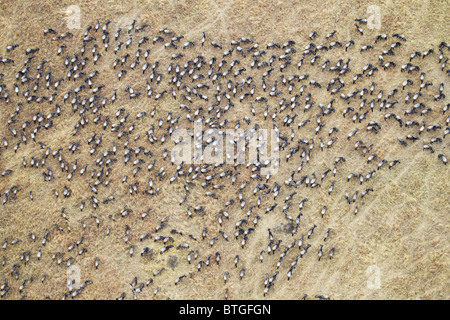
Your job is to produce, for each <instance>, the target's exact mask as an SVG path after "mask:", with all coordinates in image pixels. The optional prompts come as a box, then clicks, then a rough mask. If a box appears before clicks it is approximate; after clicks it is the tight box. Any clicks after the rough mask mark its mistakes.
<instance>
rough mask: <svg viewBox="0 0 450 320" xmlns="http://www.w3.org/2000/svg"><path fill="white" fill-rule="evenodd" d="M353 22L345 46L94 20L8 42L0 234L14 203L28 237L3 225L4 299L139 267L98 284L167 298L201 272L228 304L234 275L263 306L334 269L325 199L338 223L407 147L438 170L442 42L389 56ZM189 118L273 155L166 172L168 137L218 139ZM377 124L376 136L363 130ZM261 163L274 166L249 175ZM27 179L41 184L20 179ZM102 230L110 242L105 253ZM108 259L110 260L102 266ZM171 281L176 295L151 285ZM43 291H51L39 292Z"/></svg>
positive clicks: (1, 69)
mask: <svg viewBox="0 0 450 320" xmlns="http://www.w3.org/2000/svg"><path fill="white" fill-rule="evenodd" d="M366 27H367V21H366V20H364V19H356V20H355V24H354V26H352V32H351V34H352V39H345V41H343V40H341V41H339V40H338V39H340V37H339V31H338V30H334V31H332V32H325V31H321V30H317V31H312V32H311V33H310V34H309V36H308V37H307V38H305V39H303V41H302V42H300V41H298V40H297V41H294V40H290V39H285V41H282V42H279V43H277V42H270V43H265V44H258V43H257V42H256V41H255V40H252V39H249V38H244V37H241V38H237V39H235V40H234V41H232V42H231V43H218V42H216V41H215V40H214V35H213V34H207V33H205V32H200V33H199V35H198V39H197V38H196V39H185V38H184V36H183V35H179V34H177V33H176V32H175V31H174V30H171V29H169V28H163V29H160V30H159V29H157V30H155V28H154V27H152V26H150V25H147V24H145V23H143V24H139V22H138V21H136V20H134V21H133V22H132V23H131V24H129V25H127V26H122V27H119V28H113V23H112V22H111V21H109V20H108V21H101V20H97V21H94V23H93V24H92V25H90V26H89V27H88V28H87V30H85V31H71V32H65V33H62V34H61V32H59V33H58V32H57V31H55V30H53V29H51V28H49V29H46V30H44V31H43V32H44V35H45V40H46V41H45V43H40V44H39V46H36V47H29V48H24V47H23V46H22V45H21V44H20V43H19V42H18V43H11V45H9V46H8V47H7V48H6V51H5V52H4V54H3V56H2V57H1V58H0V61H1V65H0V95H1V97H0V104H1V110H2V111H1V113H2V114H3V115H7V116H4V117H3V118H5V119H4V120H5V121H4V122H3V123H2V125H1V131H0V133H2V135H3V136H2V137H1V140H2V141H1V147H0V157H1V159H0V170H1V177H0V191H1V195H2V208H3V209H2V210H0V216H3V217H0V218H2V219H3V220H2V224H4V226H6V225H9V222H7V220H8V221H13V219H14V218H13V217H12V216H10V215H8V216H6V213H5V212H6V209H5V208H7V207H10V208H14V207H15V206H16V205H17V204H18V203H20V204H21V207H20V208H24V209H20V210H21V211H22V210H25V211H24V212H21V214H22V215H23V216H24V217H27V216H29V218H28V219H30V220H34V221H35V222H36V221H37V225H38V227H37V228H35V227H34V228H33V229H27V230H24V229H23V228H22V229H21V230H18V231H17V232H12V231H11V232H9V229H7V228H6V227H1V226H0V232H1V234H0V236H1V238H2V243H1V246H2V248H1V259H2V262H1V266H0V274H1V275H2V278H3V279H2V282H1V287H0V289H1V290H0V293H1V298H12V299H18V298H33V299H44V298H49V299H66V298H83V297H84V296H86V294H87V296H88V297H94V298H101V296H95V295H94V296H92V295H89V291H90V290H91V291H92V290H93V287H95V286H103V285H104V283H100V282H97V281H96V280H95V278H96V276H95V275H96V274H97V273H99V274H103V275H108V274H109V271H111V270H114V269H116V268H118V267H121V268H122V269H127V265H128V264H130V270H131V269H133V268H136V264H137V265H138V267H137V268H140V269H142V270H146V271H145V272H146V273H145V274H146V278H145V279H143V278H142V277H138V276H136V275H134V274H131V273H132V271H130V275H125V276H124V279H116V278H112V277H109V276H108V277H107V278H106V280H104V281H110V282H119V283H120V284H119V285H118V286H117V287H118V288H120V289H118V291H117V292H105V296H107V297H110V298H112V297H113V298H117V299H138V298H139V297H140V296H142V297H145V298H149V297H150V298H158V299H161V298H172V297H173V293H174V290H178V289H179V287H182V286H187V287H189V286H192V290H195V289H198V288H195V286H194V285H193V281H194V279H200V280H198V281H200V283H203V282H204V283H215V284H216V285H217V286H220V287H223V297H224V298H225V299H228V298H230V299H236V298H241V299H245V298H246V296H245V294H244V293H242V292H239V291H236V290H234V291H233V282H240V281H241V282H245V281H246V282H248V283H249V285H251V286H253V285H256V286H257V287H258V292H259V296H260V298H263V297H266V298H269V299H270V297H271V293H272V292H273V291H276V290H279V289H278V288H279V286H280V285H282V286H286V287H288V288H289V287H291V286H292V287H295V286H298V283H299V282H300V279H301V277H302V265H303V264H307V263H317V268H320V267H321V265H323V264H332V263H333V262H334V261H335V260H336V259H340V256H339V252H340V250H341V248H340V247H338V246H336V245H334V242H333V241H334V240H333V239H334V238H335V236H336V232H335V230H334V228H333V226H332V224H331V223H330V219H331V217H332V216H334V215H336V212H335V211H336V210H335V206H336V204H337V203H339V202H345V203H346V208H347V209H346V210H347V211H346V214H347V215H352V216H353V219H358V218H359V216H360V215H364V214H370V213H369V212H365V207H366V206H367V205H368V204H370V201H371V198H373V197H376V194H377V191H378V190H377V187H376V186H374V181H380V182H382V183H389V179H390V177H391V176H392V175H395V174H396V173H395V171H396V170H401V167H402V166H407V165H408V164H407V161H408V159H407V158H404V157H402V153H403V150H405V148H412V149H414V150H416V151H414V153H426V154H427V155H428V156H429V157H432V158H433V159H434V160H433V161H435V166H437V167H438V166H439V168H440V169H439V170H443V171H444V170H448V167H447V166H446V165H447V157H448V149H447V148H446V147H447V146H448V142H447V139H448V138H447V137H446V136H447V135H449V133H450V128H449V122H450V116H449V115H448V108H449V104H448V102H447V101H448V100H447V98H446V96H445V91H446V90H447V89H446V88H445V87H446V85H445V83H446V79H448V76H449V75H450V70H449V69H448V67H447V62H448V57H447V56H448V53H449V49H450V46H449V44H448V43H446V42H445V41H442V42H440V43H437V44H436V45H435V46H434V47H430V48H423V50H420V51H414V52H410V53H409V52H407V54H408V59H406V60H404V59H399V58H398V57H399V56H401V55H404V54H405V52H403V51H402V50H405V49H404V46H405V44H406V43H407V42H408V39H406V37H405V36H403V35H402V34H400V33H393V34H379V35H378V36H377V37H376V38H369V37H367V35H365V28H366ZM40 32H42V31H40ZM41 47H48V48H50V50H52V51H54V52H55V55H54V57H53V56H52V58H53V59H52V60H49V61H47V60H46V59H49V58H48V57H47V56H45V55H41V53H42V51H43V50H41ZM399 53H402V54H401V55H399ZM394 75H395V77H394ZM397 79H401V80H399V81H398V80H397ZM3 118H2V119H3ZM196 124H201V125H202V126H203V128H204V129H203V132H205V131H208V130H209V129H216V130H217V132H219V133H220V134H221V135H224V136H225V135H226V133H225V132H226V129H234V130H238V129H240V130H242V131H241V132H244V135H240V136H237V137H234V139H232V143H231V146H232V150H233V154H237V155H238V154H239V151H242V152H244V153H245V152H246V151H248V148H249V147H250V146H249V144H250V140H251V136H253V135H256V134H258V130H259V129H268V130H273V131H274V132H276V133H277V140H276V145H271V146H270V147H271V148H272V149H274V150H276V151H277V152H278V153H277V154H278V156H277V157H275V158H273V157H272V158H269V159H266V160H263V159H260V158H259V157H258V158H257V159H255V160H254V161H249V162H242V161H234V163H229V162H228V161H226V160H227V159H228V160H229V158H227V156H228V154H227V155H224V157H223V161H222V162H216V163H208V162H206V161H204V162H202V161H201V159H202V158H201V157H200V160H199V158H196V159H192V161H190V162H189V161H185V162H181V163H174V158H173V156H172V150H173V149H174V147H175V141H173V140H172V139H171V138H172V134H173V132H175V131H176V129H179V128H182V129H187V132H190V133H191V135H190V137H193V138H194V139H195V142H194V145H195V147H196V148H197V147H199V148H200V150H205V149H207V148H208V147H209V146H211V145H213V146H214V147H216V146H217V139H203V140H202V139H201V135H200V136H197V135H194V134H192V132H193V131H194V126H195V125H196ZM69 129H70V130H69ZM60 132H65V134H63V135H62V134H60ZM385 132H389V140H388V141H383V140H382V139H379V138H378V137H379V136H381V135H382V134H383V133H385ZM384 137H386V135H385V136H384ZM241 140H242V141H243V142H244V149H241V150H239V148H238V145H239V144H238V142H240V141H241ZM260 148H262V146H261V145H258V146H257V149H260ZM197 150H198V148H197ZM234 159H237V156H234ZM231 160H233V157H232V158H231ZM247 160H248V159H247ZM199 161H200V162H199ZM232 162H233V161H232ZM272 164H275V166H276V168H277V171H276V173H274V174H270V173H269V174H267V175H265V174H262V173H261V172H262V171H263V169H264V168H266V167H268V166H269V165H272ZM399 168H400V169H399ZM411 170H413V169H411ZM32 172H38V173H39V177H40V178H39V180H35V181H31V182H26V179H24V177H26V176H27V175H30V176H32ZM377 186H380V184H378V185H377ZM36 194H39V197H43V198H45V199H47V200H46V207H45V211H46V212H47V216H46V217H45V218H44V217H40V216H39V215H37V216H36V215H34V214H33V211H34V208H33V203H35V202H36V200H37V199H35V197H36ZM438 196H442V195H436V197H438ZM443 196H444V197H445V195H443ZM26 201H27V202H29V204H28V205H26V206H23V205H22V204H23V203H24V202H26ZM174 204H175V205H174ZM18 208H19V207H18ZM2 212H3V213H2ZM39 221H51V223H48V224H44V223H39ZM27 225H29V224H24V226H25V227H24V228H26V226H27ZM34 225H36V223H34ZM11 230H12V229H11ZM109 237H115V239H117V241H116V242H117V243H115V245H114V246H112V249H111V250H110V251H107V252H108V253H105V251H102V250H103V249H104V247H106V246H111V244H110V243H108V244H106V243H107V241H108V238H109ZM347 245H348V246H351V245H352V244H351V243H349V244H347ZM16 248H17V249H16ZM100 253H101V254H100ZM123 253H125V254H126V255H125V258H124V259H122V260H121V261H120V264H121V266H119V265H117V264H115V263H118V262H117V261H116V262H114V261H115V260H114V259H112V260H108V259H109V258H110V256H113V255H116V254H122V256H124V255H123ZM50 266H52V268H54V267H55V266H57V267H56V268H57V269H52V270H58V271H57V272H56V273H55V272H51V273H50V272H46V269H47V268H49V270H50ZM131 266H132V267H131ZM146 266H151V269H149V268H147V267H146ZM261 266H263V267H261ZM74 267H75V269H74ZM213 269H214V271H209V272H208V270H213ZM69 270H70V272H68V271H69ZM73 270H75V272H72V271H73ZM77 274H78V275H79V276H78V277H77ZM172 274H174V276H173V279H170V281H171V283H172V284H173V285H174V286H176V287H173V286H171V287H167V288H165V287H164V285H163V284H162V283H163V282H164V281H162V280H161V279H163V277H169V276H172ZM248 274H250V276H249V275H248ZM86 275H88V276H86ZM218 275H219V276H218ZM126 277H128V278H126ZM61 279H63V280H61ZM280 279H283V280H280ZM285 280H288V282H285ZM281 281H283V284H280V285H278V286H277V284H278V283H280V282H281ZM52 282H54V284H55V285H54V286H56V284H58V290H57V292H61V290H62V292H63V293H62V294H60V295H57V294H56V292H51V291H42V290H40V289H39V288H40V286H44V285H46V284H47V283H52ZM164 283H166V282H164ZM31 287H36V289H35V291H33V292H38V293H35V294H30V293H29V292H28V291H29V288H31ZM187 292H189V291H187ZM183 297H184V298H189V295H188V294H187V295H183ZM204 297H205V298H208V296H206V295H205V296H204ZM298 298H299V299H300V298H317V299H329V298H332V297H330V296H329V295H328V293H327V292H313V293H309V292H305V293H304V295H302V296H299V297H298Z"/></svg>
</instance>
